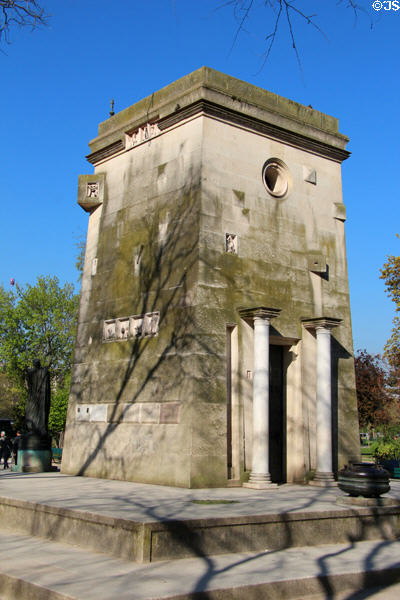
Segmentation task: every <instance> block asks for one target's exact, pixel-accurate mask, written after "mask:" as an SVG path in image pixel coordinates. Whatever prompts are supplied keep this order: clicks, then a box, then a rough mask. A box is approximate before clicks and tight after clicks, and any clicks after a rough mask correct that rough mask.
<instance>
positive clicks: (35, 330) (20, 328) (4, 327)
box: [0, 276, 78, 391]
mask: <svg viewBox="0 0 400 600" xmlns="http://www.w3.org/2000/svg"><path fill="white" fill-rule="evenodd" d="M77 308H78V296H77V295H76V294H75V293H74V288H73V286H72V285H71V284H69V283H66V284H65V285H64V286H63V287H61V286H60V284H59V281H58V279H57V277H50V276H47V277H43V276H42V277H38V278H37V282H36V285H34V286H32V285H29V284H27V285H26V286H25V288H23V287H20V286H18V285H17V286H16V291H15V292H14V291H10V292H7V291H6V290H5V289H4V287H3V286H0V364H2V365H3V369H4V370H5V372H6V373H7V375H8V377H9V378H10V379H11V380H12V381H13V382H14V384H15V385H16V386H17V387H18V388H19V389H20V390H21V391H22V390H24V389H25V373H26V369H27V368H28V367H30V366H32V361H33V359H34V358H38V359H39V360H40V361H41V363H42V365H43V366H46V367H49V369H50V373H51V377H52V381H53V384H54V382H57V384H58V385H62V383H63V380H64V378H65V376H66V375H67V374H68V373H69V371H70V369H71V362H72V352H73V346H74V341H75V331H76V320H77Z"/></svg>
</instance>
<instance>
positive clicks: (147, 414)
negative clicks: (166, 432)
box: [140, 402, 160, 423]
mask: <svg viewBox="0 0 400 600" xmlns="http://www.w3.org/2000/svg"><path fill="white" fill-rule="evenodd" d="M140 422H141V423H159V422H160V405H159V404H158V403H156V402H149V403H147V402H142V403H141V405H140Z"/></svg>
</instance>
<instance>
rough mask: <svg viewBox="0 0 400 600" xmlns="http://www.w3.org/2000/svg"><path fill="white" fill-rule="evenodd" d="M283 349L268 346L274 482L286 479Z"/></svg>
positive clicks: (271, 459)
mask: <svg viewBox="0 0 400 600" xmlns="http://www.w3.org/2000/svg"><path fill="white" fill-rule="evenodd" d="M283 351H284V347H283V346H270V347H269V471H270V474H271V480H272V481H273V482H274V483H283V482H285V481H286V402H285V401H284V381H283Z"/></svg>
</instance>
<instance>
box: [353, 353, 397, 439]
mask: <svg viewBox="0 0 400 600" xmlns="http://www.w3.org/2000/svg"><path fill="white" fill-rule="evenodd" d="M354 365H355V370H356V390H357V401H358V416H359V422H360V426H361V427H368V428H370V427H376V426H378V425H387V424H394V423H396V422H399V406H398V400H397V398H396V397H395V396H394V395H393V394H392V393H391V390H390V385H389V376H390V374H389V373H388V370H387V368H386V365H385V363H384V362H383V360H382V358H381V357H380V356H379V354H375V355H372V354H369V353H368V352H367V351H366V350H361V351H360V350H359V351H358V353H357V355H356V357H355V359H354Z"/></svg>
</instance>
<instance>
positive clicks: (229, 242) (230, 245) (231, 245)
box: [225, 233, 238, 254]
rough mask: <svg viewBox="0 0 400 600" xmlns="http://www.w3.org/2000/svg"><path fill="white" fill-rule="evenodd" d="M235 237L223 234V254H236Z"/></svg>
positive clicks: (230, 234) (234, 235) (231, 234)
mask: <svg viewBox="0 0 400 600" xmlns="http://www.w3.org/2000/svg"><path fill="white" fill-rule="evenodd" d="M237 242H238V240H237V235H236V234H234V233H226V234H225V252H228V254H237Z"/></svg>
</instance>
